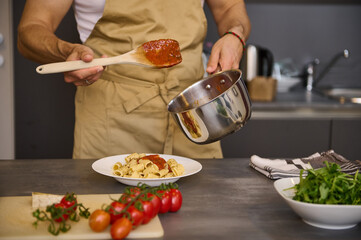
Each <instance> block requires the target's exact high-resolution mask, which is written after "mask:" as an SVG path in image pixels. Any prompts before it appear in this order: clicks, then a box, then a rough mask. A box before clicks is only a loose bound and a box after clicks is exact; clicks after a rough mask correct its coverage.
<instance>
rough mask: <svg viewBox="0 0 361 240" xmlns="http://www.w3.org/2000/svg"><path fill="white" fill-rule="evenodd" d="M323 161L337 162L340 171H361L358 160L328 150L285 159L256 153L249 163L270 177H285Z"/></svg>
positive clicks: (350, 172) (320, 166)
mask: <svg viewBox="0 0 361 240" xmlns="http://www.w3.org/2000/svg"><path fill="white" fill-rule="evenodd" d="M325 161H327V162H333V163H337V164H338V165H340V167H341V171H342V172H345V173H348V174H355V173H356V171H357V170H360V171H361V163H360V161H350V160H347V159H346V158H344V157H343V156H341V155H339V154H337V153H335V152H334V151H333V150H328V151H326V152H322V153H314V154H312V155H311V156H309V157H305V158H296V159H292V160H287V159H267V158H261V157H259V156H257V155H253V156H251V161H250V163H249V165H250V166H251V167H252V168H254V169H256V170H257V171H259V172H260V173H262V174H264V175H265V176H267V177H268V178H270V179H279V178H286V177H298V176H299V175H300V171H301V169H305V170H307V169H310V168H313V169H318V168H322V167H324V166H326V165H325V163H324V162H325ZM306 175H307V171H304V172H303V176H306Z"/></svg>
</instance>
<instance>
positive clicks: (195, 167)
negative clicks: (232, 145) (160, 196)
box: [92, 153, 202, 187]
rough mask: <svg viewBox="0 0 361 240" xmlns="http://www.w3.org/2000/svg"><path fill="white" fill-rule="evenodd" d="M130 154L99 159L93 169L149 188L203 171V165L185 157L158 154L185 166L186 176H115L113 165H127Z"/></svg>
mask: <svg viewBox="0 0 361 240" xmlns="http://www.w3.org/2000/svg"><path fill="white" fill-rule="evenodd" d="M150 154H153V153H147V155H150ZM129 155H130V154H124V155H116V156H111V157H106V158H102V159H99V160H97V161H95V162H94V163H93V164H92V168H93V170H94V171H96V172H97V173H100V174H103V175H105V176H108V177H113V178H115V179H116V180H117V181H119V182H121V183H123V184H126V185H130V186H137V185H138V183H140V182H141V183H145V184H147V185H149V186H152V187H154V186H159V185H161V184H162V183H165V184H168V183H173V182H176V181H178V180H179V179H180V178H182V177H187V176H190V175H193V174H196V173H198V172H199V171H201V170H202V165H201V164H200V163H199V162H197V161H195V160H193V159H190V158H185V157H179V156H173V155H166V154H158V155H159V156H160V157H162V158H164V160H166V161H167V160H168V159H171V158H173V159H175V160H176V161H177V162H178V163H180V164H182V165H183V166H184V174H183V175H182V176H177V177H170V178H151V179H150V178H146V179H144V178H127V177H119V176H116V175H114V174H113V165H114V164H115V163H116V162H121V163H125V157H127V156H129Z"/></svg>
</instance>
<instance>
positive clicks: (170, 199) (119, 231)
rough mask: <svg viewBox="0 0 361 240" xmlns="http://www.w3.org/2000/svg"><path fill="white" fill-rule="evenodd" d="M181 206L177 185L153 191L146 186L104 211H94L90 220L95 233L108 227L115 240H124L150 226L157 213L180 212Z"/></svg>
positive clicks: (130, 190) (127, 193) (129, 192)
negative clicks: (147, 225)
mask: <svg viewBox="0 0 361 240" xmlns="http://www.w3.org/2000/svg"><path fill="white" fill-rule="evenodd" d="M181 206H182V194H181V192H180V191H179V190H178V189H177V186H176V185H175V184H170V185H162V186H161V187H159V188H150V187H148V186H146V185H142V186H140V187H128V188H127V189H126V190H125V192H124V193H123V194H122V195H121V197H120V198H119V199H118V200H113V201H112V203H111V204H110V205H109V206H107V207H106V208H105V209H104V210H100V209H98V210H95V211H94V212H93V213H92V214H91V215H90V218H89V226H90V228H91V229H92V230H93V231H94V232H101V231H104V230H105V229H106V228H107V227H108V226H109V225H111V227H110V234H111V236H112V238H113V239H123V238H125V237H126V236H128V234H129V233H130V231H131V230H132V229H135V228H136V227H138V226H139V225H141V224H147V223H149V222H150V221H151V220H152V219H153V218H154V217H155V216H157V214H158V213H166V212H177V211H178V210H179V209H180V208H181Z"/></svg>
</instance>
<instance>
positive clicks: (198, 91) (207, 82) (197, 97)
mask: <svg viewBox="0 0 361 240" xmlns="http://www.w3.org/2000/svg"><path fill="white" fill-rule="evenodd" d="M240 77H241V71H239V70H231V71H224V72H219V73H217V74H214V75H211V76H209V77H207V78H204V79H202V80H200V81H198V82H196V83H195V84H193V85H191V86H190V87H188V88H187V89H185V90H184V91H183V92H181V93H180V94H178V95H177V96H176V97H175V98H174V99H173V100H172V101H171V102H170V103H169V104H168V111H169V112H173V113H180V112H184V111H188V110H190V109H194V108H197V107H200V106H202V105H205V104H207V103H208V102H210V101H212V100H213V99H215V98H217V97H218V96H220V95H222V94H223V93H224V92H226V91H227V90H228V89H229V88H230V87H232V86H233V85H234V84H235V83H236V82H237V81H238V80H240Z"/></svg>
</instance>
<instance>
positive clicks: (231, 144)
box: [221, 119, 331, 158]
mask: <svg viewBox="0 0 361 240" xmlns="http://www.w3.org/2000/svg"><path fill="white" fill-rule="evenodd" d="M330 128H331V121H329V120H322V119H316V120H313V119H269V120H257V119H253V120H252V119H251V120H250V121H249V122H248V123H247V124H246V125H245V126H244V128H243V129H241V130H239V131H238V132H236V133H234V134H232V135H229V136H227V137H226V138H224V139H223V140H222V141H221V143H222V148H223V154H224V157H226V158H227V157H243V158H247V157H250V156H252V155H254V154H255V155H258V156H260V157H270V158H277V157H281V156H283V157H290V158H296V157H305V156H308V155H311V154H312V153H314V152H319V151H325V150H328V149H329V141H330Z"/></svg>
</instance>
